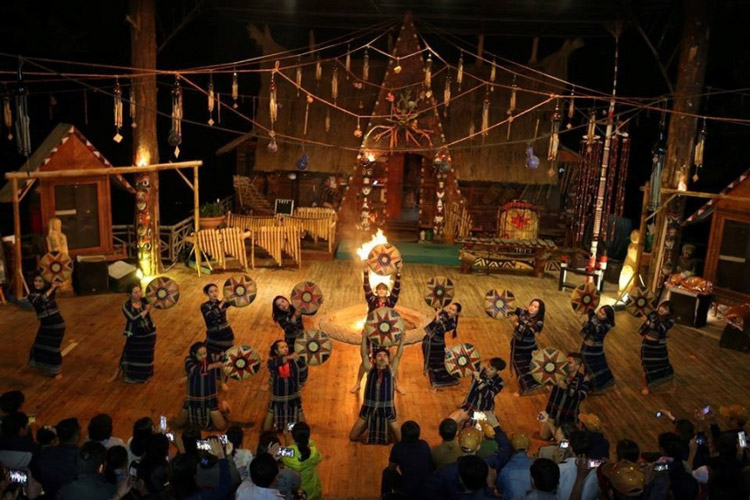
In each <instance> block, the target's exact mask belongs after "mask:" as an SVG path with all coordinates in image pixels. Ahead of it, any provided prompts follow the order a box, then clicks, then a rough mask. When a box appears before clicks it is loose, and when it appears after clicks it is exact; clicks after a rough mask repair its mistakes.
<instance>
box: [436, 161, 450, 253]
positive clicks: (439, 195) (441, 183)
mask: <svg viewBox="0 0 750 500" xmlns="http://www.w3.org/2000/svg"><path fill="white" fill-rule="evenodd" d="M443 165H445V162H443ZM444 168H445V167H443V166H442V165H441V169H439V170H438V171H437V173H436V174H435V179H436V180H437V186H436V187H435V198H436V202H435V217H434V220H433V238H434V239H435V240H437V241H442V239H443V230H444V229H445V203H444V201H443V200H444V198H445V181H446V180H447V178H448V174H447V173H446V172H444V171H443V169H444ZM448 170H450V169H448Z"/></svg>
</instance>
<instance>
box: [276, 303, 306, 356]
mask: <svg viewBox="0 0 750 500" xmlns="http://www.w3.org/2000/svg"><path fill="white" fill-rule="evenodd" d="M271 317H272V318H273V321H274V322H275V323H277V324H278V325H279V326H280V327H281V329H282V330H284V340H285V341H286V343H287V345H288V346H289V348H290V349H294V342H295V340H297V338H298V337H301V336H302V334H303V333H304V332H305V326H304V325H303V324H302V313H301V312H300V311H298V310H297V309H296V308H295V307H294V306H293V305H292V304H290V303H289V300H288V299H287V298H286V297H284V296H283V295H277V296H276V297H274V299H273V305H272V309H271Z"/></svg>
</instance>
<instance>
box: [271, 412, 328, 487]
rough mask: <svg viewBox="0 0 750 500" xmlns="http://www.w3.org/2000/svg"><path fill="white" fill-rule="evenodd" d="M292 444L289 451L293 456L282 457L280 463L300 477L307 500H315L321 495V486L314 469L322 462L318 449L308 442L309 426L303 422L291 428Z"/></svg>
mask: <svg viewBox="0 0 750 500" xmlns="http://www.w3.org/2000/svg"><path fill="white" fill-rule="evenodd" d="M292 438H293V439H294V444H293V445H292V446H291V449H292V450H294V455H293V456H291V457H282V459H281V461H282V463H283V464H284V465H285V466H286V467H288V468H289V469H292V470H294V471H297V472H299V474H300V476H302V490H303V491H304V492H305V493H306V494H307V500H317V499H318V498H320V497H321V496H322V494H323V485H322V484H321V482H320V476H319V475H318V471H317V469H316V467H317V465H318V464H319V463H320V462H321V461H322V460H323V455H321V454H320V452H319V451H318V447H317V446H315V443H314V442H313V441H311V440H310V426H309V425H307V423H305V422H297V423H296V424H294V427H293V428H292Z"/></svg>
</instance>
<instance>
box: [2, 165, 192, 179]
mask: <svg viewBox="0 0 750 500" xmlns="http://www.w3.org/2000/svg"><path fill="white" fill-rule="evenodd" d="M202 165H203V162H202V161H199V160H198V161H182V162H175V163H155V164H153V165H146V166H143V167H136V166H128V167H109V168H90V169H83V168H75V169H70V170H57V171H50V172H8V173H6V174H5V178H6V179H9V180H10V179H56V178H60V177H84V176H86V177H90V176H96V175H117V174H120V175H123V174H142V173H144V172H160V171H162V170H177V169H180V168H193V167H200V166H202Z"/></svg>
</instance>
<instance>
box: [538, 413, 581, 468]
mask: <svg viewBox="0 0 750 500" xmlns="http://www.w3.org/2000/svg"><path fill="white" fill-rule="evenodd" d="M577 430H578V427H577V426H576V424H575V423H573V422H565V423H563V424H562V425H561V426H560V427H557V429H556V433H555V440H556V441H557V443H558V444H551V445H547V446H540V447H539V449H538V450H537V452H536V458H549V459H550V460H552V461H558V462H562V461H563V460H565V459H566V458H568V457H569V456H570V448H566V449H561V448H560V443H562V442H563V441H568V442H569V441H570V436H571V434H573V433H574V432H575V431H577Z"/></svg>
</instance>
